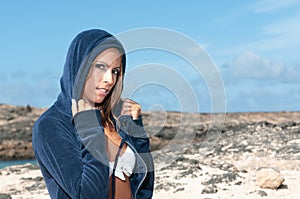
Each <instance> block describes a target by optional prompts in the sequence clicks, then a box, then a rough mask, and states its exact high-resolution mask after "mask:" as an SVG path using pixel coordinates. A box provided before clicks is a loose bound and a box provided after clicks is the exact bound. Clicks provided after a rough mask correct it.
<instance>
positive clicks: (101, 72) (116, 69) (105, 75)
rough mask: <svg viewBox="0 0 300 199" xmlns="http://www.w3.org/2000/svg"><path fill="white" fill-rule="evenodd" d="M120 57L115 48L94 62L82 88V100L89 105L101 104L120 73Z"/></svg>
mask: <svg viewBox="0 0 300 199" xmlns="http://www.w3.org/2000/svg"><path fill="white" fill-rule="evenodd" d="M121 62H122V55H121V54H120V52H119V50H118V49H116V48H108V49H106V50H104V51H103V52H102V53H101V54H99V55H98V56H97V57H96V59H95V60H94V62H93V64H92V66H91V70H90V72H89V74H88V76H87V80H86V82H85V86H84V92H83V99H84V100H85V101H86V102H88V103H89V104H90V105H92V106H94V105H95V104H96V103H101V102H103V100H104V98H105V97H106V96H107V95H108V94H109V93H110V92H111V91H112V88H113V86H114V85H115V84H116V82H117V78H118V75H119V74H120V73H121V70H122V67H121Z"/></svg>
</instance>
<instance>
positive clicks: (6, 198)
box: [0, 193, 12, 199]
mask: <svg viewBox="0 0 300 199" xmlns="http://www.w3.org/2000/svg"><path fill="white" fill-rule="evenodd" d="M11 198H12V197H11V195H10V194H7V193H0V199H11Z"/></svg>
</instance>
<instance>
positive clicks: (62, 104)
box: [55, 29, 126, 115]
mask: <svg viewBox="0 0 300 199" xmlns="http://www.w3.org/2000/svg"><path fill="white" fill-rule="evenodd" d="M112 47H113V48H117V49H119V51H120V53H121V54H122V73H123V74H124V72H125V67H126V56H125V51H124V48H123V46H122V44H121V43H120V42H119V41H118V40H117V39H116V38H115V37H114V36H113V35H111V34H110V33H108V32H106V31H104V30H99V29H92V30H86V31H83V32H81V33H79V34H78V35H77V36H76V37H75V38H74V40H73V41H72V43H71V45H70V47H69V49H68V53H67V57H66V62H65V65H64V70H63V75H62V77H61V79H60V86H61V92H60V94H59V96H58V98H57V101H56V103H55V104H56V106H58V108H59V110H62V111H63V112H64V113H67V114H68V115H72V113H71V99H73V98H74V99H76V100H78V99H79V98H80V97H81V93H82V89H83V88H84V82H85V79H86V77H87V74H88V72H89V69H90V67H91V63H92V62H93V61H94V59H95V58H96V57H97V56H98V55H99V54H100V53H101V52H102V51H104V50H105V49H107V48H112ZM123 77H124V75H123Z"/></svg>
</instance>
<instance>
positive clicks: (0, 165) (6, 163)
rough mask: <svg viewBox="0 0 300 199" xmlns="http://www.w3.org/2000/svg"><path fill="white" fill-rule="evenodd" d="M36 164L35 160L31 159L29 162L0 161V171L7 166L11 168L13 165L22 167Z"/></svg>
mask: <svg viewBox="0 0 300 199" xmlns="http://www.w3.org/2000/svg"><path fill="white" fill-rule="evenodd" d="M27 163H31V164H37V161H36V159H31V160H1V161H0V169H3V168H5V167H8V166H13V165H23V164H27Z"/></svg>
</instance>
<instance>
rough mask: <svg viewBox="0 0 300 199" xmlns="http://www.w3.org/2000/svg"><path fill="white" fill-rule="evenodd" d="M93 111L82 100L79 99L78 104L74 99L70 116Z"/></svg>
mask: <svg viewBox="0 0 300 199" xmlns="http://www.w3.org/2000/svg"><path fill="white" fill-rule="evenodd" d="M91 109H94V108H93V107H92V106H90V105H89V104H88V103H87V102H85V101H84V100H83V99H80V100H79V101H78V102H76V100H75V99H72V115H73V117H74V115H75V114H76V113H78V112H80V111H86V110H91Z"/></svg>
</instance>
